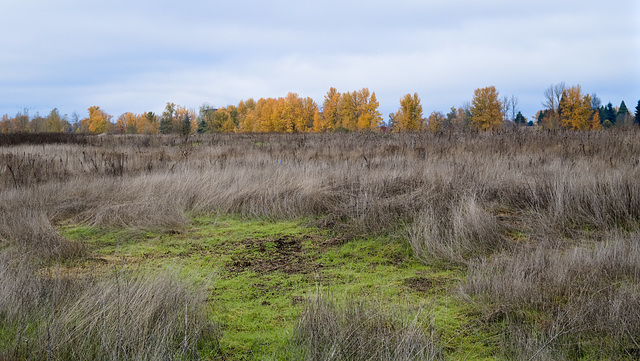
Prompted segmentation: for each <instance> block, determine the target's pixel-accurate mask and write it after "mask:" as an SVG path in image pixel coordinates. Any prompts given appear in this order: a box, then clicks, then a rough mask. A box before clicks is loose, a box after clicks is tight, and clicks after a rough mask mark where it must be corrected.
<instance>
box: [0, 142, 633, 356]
mask: <svg viewBox="0 0 640 361" xmlns="http://www.w3.org/2000/svg"><path fill="white" fill-rule="evenodd" d="M638 179H640V133H638V132H635V131H626V132H614V131H611V132H610V131H607V132H588V133H581V132H557V133H547V132H535V131H533V132H531V131H528V130H515V131H509V132H505V133H461V134H448V133H442V134H404V135H400V134H357V133H352V134H300V135H285V134H257V135H244V134H242V135H240V134H238V135H233V134H220V135H206V136H195V137H193V138H191V139H190V141H189V142H188V143H184V142H183V140H180V139H178V138H174V137H162V136H157V137H146V136H131V137H129V136H118V137H93V138H88V139H84V140H82V144H76V145H72V144H38V145H29V144H22V145H15V146H10V147H9V146H3V147H0V199H2V201H3V203H2V204H1V205H0V242H3V243H5V244H7V245H8V248H12V249H20V250H22V252H30V253H33V254H36V255H38V257H44V258H47V257H48V258H56V257H63V258H66V257H73V256H75V255H79V254H82V252H83V250H82V247H80V246H77V245H74V244H68V243H67V242H66V241H65V240H63V239H61V238H60V237H59V236H58V235H57V233H56V232H55V225H56V224H57V223H58V222H61V221H71V222H78V223H86V224H91V225H95V226H100V227H112V226H113V227H137V228H158V229H172V228H176V227H180V226H181V225H183V224H185V222H188V217H187V216H186V215H188V214H190V213H205V214H207V213H236V214H241V215H244V216H247V217H261V218H270V219H281V218H300V217H307V218H309V219H311V220H313V222H315V223H316V224H319V225H322V226H325V227H329V228H332V229H333V230H336V231H338V232H341V233H343V234H345V233H346V234H348V235H352V236H361V235H366V234H376V233H387V234H392V235H397V236H400V237H406V238H407V240H408V242H409V244H410V245H411V247H412V248H413V250H414V253H415V255H416V257H418V258H419V259H420V260H422V261H423V262H433V261H437V262H445V263H446V262H456V263H460V264H464V265H467V266H468V267H469V276H468V280H467V283H465V292H466V294H467V295H469V296H471V297H472V298H473V299H476V300H477V301H478V302H479V303H480V304H481V305H483V306H482V308H483V309H485V310H486V312H487V314H496V315H500V314H504V315H506V318H504V317H499V319H504V320H508V324H509V325H510V328H508V329H509V330H511V331H509V332H508V333H505V335H507V336H505V340H507V341H505V342H507V343H508V344H513V345H515V346H514V347H512V349H518V348H519V349H520V350H521V353H519V354H518V355H520V356H522V355H533V354H536V357H541V355H543V354H545V353H547V355H548V356H549V357H553V358H562V357H568V356H567V355H570V354H572V353H573V354H575V353H576V352H577V351H575V350H572V349H570V347H574V346H575V342H573V341H572V340H574V341H575V339H576V337H581V338H583V339H584V338H586V339H588V340H590V341H589V342H591V343H594V342H595V343H597V342H596V341H594V340H598V338H600V337H604V336H606V338H607V340H609V341H611V344H615V345H618V346H616V347H614V346H611V345H609V346H610V347H609V346H607V347H609V348H608V349H607V350H609V351H608V352H610V354H609V356H611V355H618V354H619V353H624V352H627V353H631V354H633V351H630V348H631V346H629V345H635V343H636V342H639V341H638V340H640V331H639V330H638V326H637V325H635V321H634V320H635V319H638V317H637V316H638V315H636V314H634V313H633V312H634V310H636V309H637V308H636V303H637V302H636V301H635V300H636V299H637V297H636V296H638V295H637V292H638V291H637V290H638V287H640V286H639V285H640V282H639V280H638V277H637V273H634V272H637V271H635V270H633V271H631V269H633V267H632V266H631V265H633V262H635V259H634V258H632V257H635V256H633V255H634V254H635V253H634V252H635V251H634V248H633V247H635V246H634V242H635V241H634V239H636V238H637V236H636V235H637V232H638V231H640V182H638ZM634 237H635V238H634ZM625 247H626V248H625ZM5 248H7V247H6V246H5ZM622 255H624V257H622ZM616 257H618V258H616ZM625 257H627V258H625ZM629 257H631V258H629ZM531 270H535V272H537V273H531V272H533V271H531ZM596 270H597V271H596ZM527 272H529V273H527ZM318 307H320V306H318ZM601 310H605V312H604V313H603V312H601ZM531 314H534V315H536V316H535V317H531V316H530V315H531ZM578 314H580V315H584V317H582V316H581V318H584V320H589V322H593V323H594V324H595V323H597V324H599V325H601V326H598V327H595V328H593V329H592V330H587V326H586V325H587V324H588V323H587V321H584V322H583V321H581V320H579V317H578V316H576V315H578ZM509 335H510V336H509ZM556 335H560V336H562V337H563V338H562V339H563V340H565V341H566V342H564V343H561V342H558V341H559V340H560V339H561V337H560V336H556ZM603 335H604V336H603ZM567 337H569V338H567ZM571 337H573V339H572V338H571ZM508 340H512V341H513V342H512V341H508ZM514 340H515V341H514ZM517 340H520V341H517ZM516 341H517V342H516ZM583 341H584V340H583ZM607 342H608V341H607ZM639 343H640V342H639ZM565 344H566V345H571V346H570V347H569V346H567V347H564V346H562V345H565ZM621 345H623V346H621ZM541 346H544V347H541ZM638 349H640V347H638ZM621 350H622V351H621ZM514 352H516V351H514ZM581 352H582V351H581ZM584 352H587V351H584ZM616 352H617V353H616ZM516 353H517V352H516ZM520 356H518V357H520ZM522 357H524V356H522Z"/></svg>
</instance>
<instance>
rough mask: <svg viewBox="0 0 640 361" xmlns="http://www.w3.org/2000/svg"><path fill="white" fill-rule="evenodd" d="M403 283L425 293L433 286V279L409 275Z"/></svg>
mask: <svg viewBox="0 0 640 361" xmlns="http://www.w3.org/2000/svg"><path fill="white" fill-rule="evenodd" d="M404 283H405V284H406V285H407V286H409V288H411V289H412V290H414V291H417V292H421V293H427V292H429V291H430V290H431V288H432V287H433V281H432V280H430V279H428V278H424V277H411V278H407V279H405V280H404Z"/></svg>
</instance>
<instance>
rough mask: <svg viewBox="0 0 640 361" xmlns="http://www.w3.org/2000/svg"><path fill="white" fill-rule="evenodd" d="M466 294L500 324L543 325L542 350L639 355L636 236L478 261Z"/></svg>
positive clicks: (639, 250) (639, 245)
mask: <svg viewBox="0 0 640 361" xmlns="http://www.w3.org/2000/svg"><path fill="white" fill-rule="evenodd" d="M463 290H464V292H465V293H466V294H467V295H469V296H472V297H475V299H476V301H479V302H480V303H481V304H484V305H487V306H485V307H486V312H487V313H492V314H493V317H490V319H492V320H494V321H495V320H503V319H505V318H506V319H509V320H510V321H511V322H512V323H513V325H514V326H515V325H518V326H519V327H527V325H531V324H537V325H539V326H541V327H540V329H539V330H538V331H537V332H538V334H539V336H540V335H542V336H543V337H542V340H544V342H542V340H541V342H540V343H539V344H538V346H539V347H543V346H545V345H546V343H547V342H548V343H549V345H548V346H549V347H550V348H551V349H553V348H556V347H557V346H556V345H563V347H564V350H563V351H564V352H565V354H566V353H567V352H568V353H569V354H570V353H571V352H576V351H575V350H571V349H572V348H573V349H578V348H579V347H580V344H581V343H582V342H583V341H584V340H586V339H588V340H590V341H589V343H590V344H591V345H590V346H589V345H587V347H591V348H593V349H595V350H596V352H595V354H596V355H599V356H598V357H611V356H612V355H616V354H625V353H629V352H631V353H633V354H635V355H637V352H638V351H639V350H640V348H638V346H639V342H640V317H639V316H640V312H639V311H638V310H640V308H639V307H640V235H639V234H637V233H633V234H621V233H618V232H615V233H607V234H605V235H604V236H603V240H602V241H600V242H598V243H595V244H590V245H578V246H572V247H567V248H557V247H550V246H545V245H538V246H525V247H522V248H521V249H519V250H518V251H517V252H515V253H508V254H503V255H499V256H496V257H493V258H490V259H482V260H478V261H476V262H473V263H472V264H471V266H470V268H469V274H468V276H467V279H466V281H465V282H464V284H463ZM496 315H498V316H499V317H495V316H496ZM522 340H527V339H526V338H522V337H520V338H516V339H515V340H512V343H511V344H509V346H510V347H511V348H512V350H518V349H522V348H523V345H522V343H523V341H522ZM552 341H555V342H552ZM545 347H546V346H545ZM532 351H533V350H532ZM591 351H594V350H591ZM530 356H531V355H530Z"/></svg>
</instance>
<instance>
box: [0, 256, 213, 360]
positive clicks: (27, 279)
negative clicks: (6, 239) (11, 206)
mask: <svg viewBox="0 0 640 361" xmlns="http://www.w3.org/2000/svg"><path fill="white" fill-rule="evenodd" d="M0 258H1V259H0V320H1V321H2V325H3V327H2V329H3V332H4V335H3V336H4V338H5V339H8V338H9V337H8V335H11V336H12V338H13V342H11V344H9V345H5V346H7V347H6V348H4V350H3V352H2V353H1V354H0V356H1V357H6V358H8V359H16V360H17V359H33V360H52V359H56V360H87V359H94V360H122V359H128V360H159V359H163V360H164V359H167V360H172V359H196V358H198V356H199V355H198V353H199V352H202V348H201V347H199V344H200V343H206V344H208V345H209V348H210V352H215V351H216V349H215V348H216V345H217V344H216V342H217V339H218V338H219V335H218V333H219V331H218V329H217V328H216V326H215V324H213V323H211V322H209V321H207V320H208V317H209V316H208V315H206V314H205V311H206V310H205V309H204V304H205V303H204V299H203V295H202V294H199V293H197V292H194V291H193V290H190V289H188V288H186V287H185V286H184V285H182V284H181V283H180V282H179V281H177V279H176V278H175V276H173V275H171V274H169V273H163V274H159V275H142V274H137V275H129V274H125V273H122V272H114V274H113V275H110V276H107V277H101V278H100V279H95V278H93V277H89V278H86V277H84V278H79V277H78V276H77V275H70V274H65V272H64V270H63V269H61V268H42V269H36V268H34V267H32V266H31V265H30V262H29V260H28V259H26V258H23V257H19V256H18V257H16V256H15V255H12V256H11V257H10V256H8V255H2V256H0ZM9 339H10V338H9ZM200 356H201V355H200Z"/></svg>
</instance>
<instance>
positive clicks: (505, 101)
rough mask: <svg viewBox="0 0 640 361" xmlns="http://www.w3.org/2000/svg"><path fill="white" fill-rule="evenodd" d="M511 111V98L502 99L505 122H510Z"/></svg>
mask: <svg viewBox="0 0 640 361" xmlns="http://www.w3.org/2000/svg"><path fill="white" fill-rule="evenodd" d="M509 109H511V103H510V102H509V97H508V96H504V97H502V114H503V118H504V121H505V122H506V121H509V120H510V119H509Z"/></svg>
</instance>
